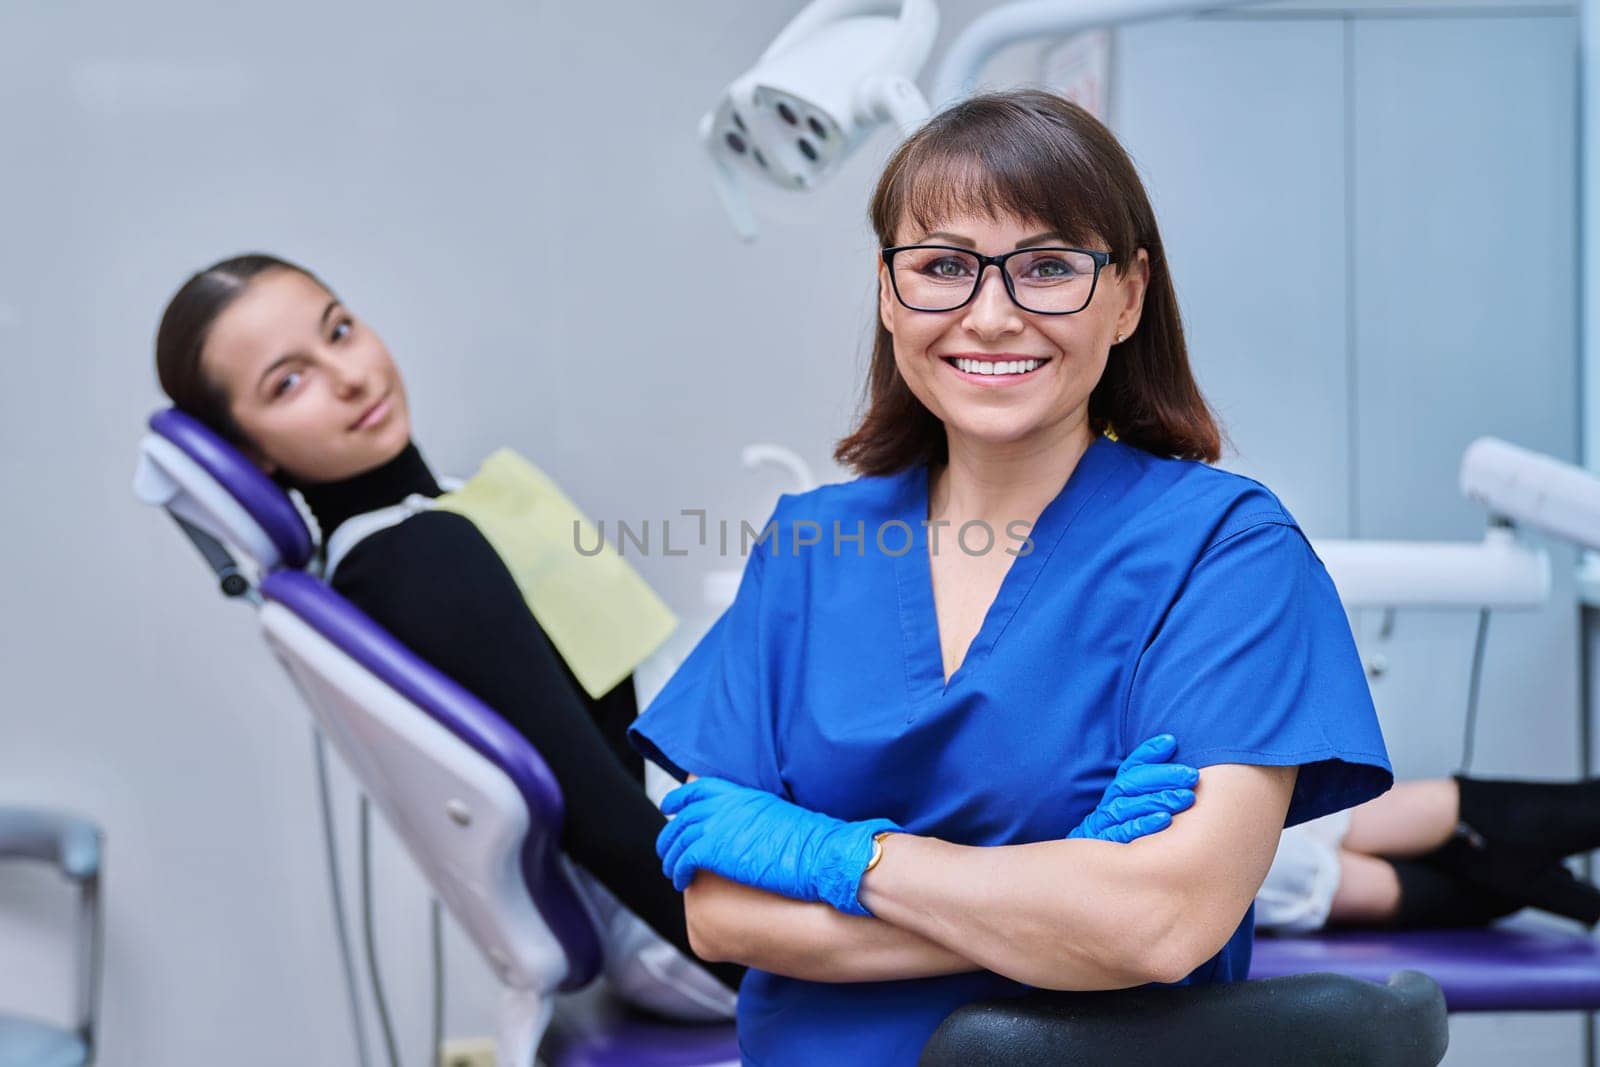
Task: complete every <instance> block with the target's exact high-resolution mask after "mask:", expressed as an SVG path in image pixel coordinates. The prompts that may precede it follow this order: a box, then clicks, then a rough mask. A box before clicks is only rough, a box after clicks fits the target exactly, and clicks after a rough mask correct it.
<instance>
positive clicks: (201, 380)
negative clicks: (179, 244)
mask: <svg viewBox="0 0 1600 1067" xmlns="http://www.w3.org/2000/svg"><path fill="white" fill-rule="evenodd" d="M269 270H292V271H294V272H296V273H298V274H303V275H305V276H306V277H307V278H310V279H311V280H312V281H314V282H316V283H317V284H318V285H321V286H322V288H324V289H328V287H327V286H326V285H324V284H323V282H322V279H320V278H318V277H317V276H316V275H315V274H312V273H311V272H310V271H308V270H306V269H305V268H304V267H301V266H298V265H297V264H294V263H290V262H289V261H288V260H284V259H279V258H278V257H277V256H269V255H266V254H264V253H259V252H256V253H251V254H249V255H243V256H235V257H233V258H232V259H225V260H222V261H221V262H220V263H214V264H212V265H211V266H209V267H207V268H206V269H205V270H203V271H201V272H200V273H198V274H196V275H194V276H193V277H191V278H190V279H189V280H188V281H186V282H184V283H183V287H182V288H180V289H179V290H178V291H177V292H176V293H175V294H173V297H172V299H171V300H170V301H168V302H167V309H166V311H164V312H162V315H161V326H160V328H159V329H158V330H157V331H156V376H157V377H158V378H159V379H160V380H161V390H162V392H164V393H166V394H167V397H168V398H169V399H170V400H171V401H172V404H173V406H174V407H176V408H177V409H178V410H180V411H185V412H188V413H189V414H190V415H193V416H194V417H195V418H197V419H199V420H200V421H201V422H203V423H205V424H206V425H207V426H209V427H211V428H212V429H213V430H216V431H217V432H218V433H219V434H221V435H222V436H223V437H225V438H226V439H227V440H229V441H231V442H232V443H234V444H236V445H239V444H245V443H246V442H245V440H244V435H243V434H242V433H240V432H239V428H238V427H237V426H236V425H234V422H233V417H232V416H231V415H230V414H229V413H228V398H227V397H226V396H224V395H223V394H222V391H221V390H220V389H218V388H217V387H216V385H214V384H213V383H212V382H211V381H209V380H208V379H207V378H206V376H205V371H204V369H203V368H202V367H201V366H200V353H201V352H202V351H203V350H204V349H205V345H206V338H207V336H208V335H209V334H210V333H211V325H212V323H214V322H216V321H217V316H219V315H221V314H222V312H223V311H224V310H226V309H227V307H228V305H230V304H232V303H233V302H234V301H235V300H237V299H238V297H239V294H240V293H242V292H244V290H245V287H246V286H248V285H249V284H250V282H251V280H252V279H254V278H255V277H256V276H257V275H259V274H263V273H265V272H267V271H269ZM328 292H329V293H330V295H331V294H332V292H333V290H331V289H328Z"/></svg>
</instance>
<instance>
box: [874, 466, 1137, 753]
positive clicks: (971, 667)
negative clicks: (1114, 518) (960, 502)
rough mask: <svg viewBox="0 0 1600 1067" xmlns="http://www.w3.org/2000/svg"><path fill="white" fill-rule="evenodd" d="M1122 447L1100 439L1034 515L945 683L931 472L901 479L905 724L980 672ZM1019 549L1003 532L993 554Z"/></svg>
mask: <svg viewBox="0 0 1600 1067" xmlns="http://www.w3.org/2000/svg"><path fill="white" fill-rule="evenodd" d="M1125 447H1126V446H1124V445H1120V444H1118V443H1116V442H1115V441H1112V440H1111V439H1109V438H1106V437H1097V438H1095V439H1094V441H1093V442H1091V443H1090V445H1089V447H1088V449H1086V450H1085V451H1084V453H1083V455H1082V457H1080V458H1079V460H1078V465H1077V466H1076V467H1074V468H1073V470H1072V474H1071V476H1070V477H1068V479H1067V484H1066V485H1064V486H1062V488H1061V492H1059V493H1057V494H1056V496H1055V498H1054V499H1053V500H1051V501H1050V503H1048V504H1046V505H1045V508H1044V510H1043V511H1042V512H1040V513H1039V518H1038V521H1036V522H1035V523H1034V524H1033V529H1032V530H1031V531H1030V532H1029V534H1028V536H1029V538H1030V539H1031V541H1032V546H1033V547H1032V551H1031V552H1029V553H1028V554H1026V555H1019V556H1017V557H1016V558H1015V559H1013V560H1012V561H1011V566H1010V567H1009V568H1007V570H1006V574H1005V577H1004V578H1003V579H1002V580H1001V582H1000V589H999V591H998V592H997V593H996V594H995V598H994V600H993V601H992V602H991V603H990V605H989V610H988V611H987V612H986V613H985V614H984V617H983V624H982V625H981V626H979V628H978V632H977V634H976V635H974V637H973V638H972V643H971V644H970V645H968V646H967V651H966V654H965V655H964V656H963V657H962V659H961V663H960V664H959V665H958V666H957V667H956V669H955V673H953V674H951V675H950V680H949V682H946V681H945V677H944V653H943V650H942V649H941V647H940V643H939V615H938V611H937V610H936V608H935V604H934V599H933V561H932V559H930V558H929V555H928V526H927V520H928V467H927V465H926V464H921V465H918V466H917V467H915V468H912V469H911V470H909V471H907V472H906V473H905V475H904V484H903V486H902V494H901V499H900V501H899V505H900V506H899V507H898V508H897V509H896V511H897V516H898V518H899V519H900V520H901V521H903V522H905V523H906V525H907V526H909V527H910V530H911V545H910V547H909V548H908V549H907V551H906V552H904V553H902V554H901V555H899V556H897V557H896V558H895V561H894V562H895V578H896V582H897V585H898V588H899V594H900V632H901V642H902V645H903V646H904V652H905V662H906V690H907V692H906V695H907V697H908V698H909V699H908V707H909V709H910V716H909V717H908V719H907V721H908V722H909V721H910V720H911V718H912V717H915V716H916V715H917V713H918V712H920V711H921V710H922V709H923V708H924V707H925V706H927V705H931V704H937V703H938V702H940V701H942V700H943V699H944V698H945V697H946V696H948V695H949V694H950V692H951V691H952V690H954V689H956V688H957V687H958V686H959V685H961V684H962V683H964V682H966V681H967V680H969V679H970V678H971V677H972V676H973V675H974V674H975V673H976V672H978V671H979V670H981V669H982V667H983V665H984V663H985V661H987V660H988V658H989V653H990V652H991V650H993V648H994V646H995V642H997V641H998V640H999V639H1000V635H1001V634H1002V633H1004V632H1005V629H1006V627H1007V626H1009V625H1010V623H1011V619H1012V617H1013V616H1015V615H1016V613H1017V609H1018V608H1019V607H1020V606H1021V605H1022V602H1023V601H1024V600H1025V599H1027V596H1028V593H1029V591H1030V590H1031V589H1032V588H1033V584H1034V582H1035V580H1036V579H1037V578H1038V577H1039V573H1040V572H1041V571H1042V570H1043V569H1044V567H1045V565H1046V564H1047V563H1048V562H1049V561H1050V557H1051V556H1052V555H1053V554H1054V553H1055V550H1056V547H1057V546H1058V545H1059V544H1060V543H1061V540H1062V537H1063V535H1064V534H1065V533H1066V532H1067V529H1068V528H1069V527H1070V526H1071V525H1072V523H1073V521H1074V520H1075V519H1076V518H1077V517H1078V515H1079V513H1080V512H1081V511H1082V510H1083V507H1084V505H1085V504H1087V503H1088V502H1089V501H1090V500H1091V499H1092V498H1093V497H1094V495H1095V493H1096V492H1097V491H1098V490H1099V489H1100V487H1101V486H1102V485H1104V484H1105V481H1106V479H1107V478H1108V477H1110V475H1111V473H1112V471H1114V470H1115V469H1116V467H1117V466H1118V465H1119V464H1120V463H1122V462H1123V461H1124V459H1125V457H1124V456H1123V453H1122V450H1123V449H1124V448H1125ZM942 532H943V533H944V534H945V536H946V537H947V538H953V537H954V536H955V533H954V532H953V531H951V530H949V529H948V528H945V529H944V530H943V531H942ZM1007 547H1010V548H1012V549H1013V550H1016V548H1017V543H1016V542H1015V540H1013V539H1009V538H1008V537H1007V535H1006V534H1005V532H1004V531H997V532H996V536H995V546H994V551H1004V550H1005V548H1007Z"/></svg>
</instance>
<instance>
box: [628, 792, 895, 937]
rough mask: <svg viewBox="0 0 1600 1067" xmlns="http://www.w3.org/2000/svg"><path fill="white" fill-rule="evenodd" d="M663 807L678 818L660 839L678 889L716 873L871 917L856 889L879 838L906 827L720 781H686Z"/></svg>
mask: <svg viewBox="0 0 1600 1067" xmlns="http://www.w3.org/2000/svg"><path fill="white" fill-rule="evenodd" d="M661 810H662V812H663V813H664V814H667V815H672V816H675V818H673V819H672V821H671V822H669V823H667V825H666V828H665V829H664V830H662V831H661V834H660V836H659V837H657V838H656V855H658V856H660V857H661V870H662V873H663V874H665V875H666V876H667V877H668V878H670V879H672V885H673V888H675V889H678V890H680V891H682V890H683V889H686V888H687V887H688V885H689V883H690V882H692V881H694V876H695V872H696V871H711V872H712V873H713V874H720V875H721V876H722V877H724V878H727V879H730V880H732V881H735V882H740V883H743V884H744V885H748V886H754V887H756V888H757V889H765V890H768V891H770V892H773V893H779V894H782V895H783V896H786V897H791V898H793V899H795V900H821V901H826V902H827V903H829V904H832V905H833V906H834V907H835V908H838V909H839V910H840V911H842V912H844V913H846V914H847V915H867V914H869V912H868V911H867V909H866V908H864V907H862V906H861V902H860V901H859V900H857V899H856V893H857V891H858V890H859V889H860V887H861V875H862V872H863V870H864V869H865V868H866V866H867V861H868V860H869V859H871V857H872V835H873V834H876V833H879V832H881V831H884V830H898V829H900V827H899V826H897V825H895V824H894V823H892V822H890V821H889V820H888V819H871V820H868V821H866V822H844V821H842V820H839V819H835V818H833V817H832V816H830V815H823V814H820V813H818V812H815V811H808V810H807V809H805V808H802V807H800V806H799V805H797V804H791V803H789V802H788V801H787V800H784V799H782V798H781V797H776V796H773V795H772V794H771V793H766V792H763V791H762V790H759V789H750V788H747V787H745V786H742V785H735V784H734V783H732V782H728V781H724V780H722V779H721V778H697V779H696V780H694V781H692V782H690V783H689V784H688V785H682V786H679V787H678V788H677V789H674V790H673V791H672V792H670V793H668V794H667V796H666V799H664V800H663V801H662V802H661Z"/></svg>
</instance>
